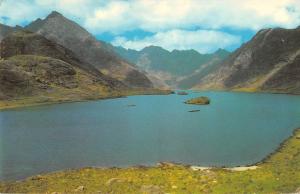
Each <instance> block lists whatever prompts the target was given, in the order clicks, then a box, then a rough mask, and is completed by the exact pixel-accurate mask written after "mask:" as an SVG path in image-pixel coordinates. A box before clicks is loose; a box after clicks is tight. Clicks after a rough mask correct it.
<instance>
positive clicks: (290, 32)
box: [0, 11, 300, 99]
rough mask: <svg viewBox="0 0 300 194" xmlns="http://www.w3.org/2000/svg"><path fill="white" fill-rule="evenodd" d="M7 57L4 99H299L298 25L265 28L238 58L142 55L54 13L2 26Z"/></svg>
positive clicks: (162, 52)
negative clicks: (158, 93)
mask: <svg viewBox="0 0 300 194" xmlns="http://www.w3.org/2000/svg"><path fill="white" fill-rule="evenodd" d="M0 54H1V55H0V57H1V61H0V81H1V86H0V89H1V90H0V98H1V99H14V98H18V97H20V96H33V95H36V94H43V95H46V96H49V95H50V94H51V95H52V94H53V92H51V91H56V90H57V91H59V92H58V93H60V92H62V91H63V92H62V93H63V94H64V95H67V96H69V97H70V95H71V96H73V97H72V98H73V99H76V98H78V96H81V97H82V96H85V98H96V97H95V96H98V97H99V95H100V94H101V95H100V96H105V93H106V94H107V92H109V93H119V92H120V91H128V90H132V89H134V88H135V89H138V90H145V89H153V88H154V87H155V88H163V89H166V88H172V89H190V88H192V89H196V90H238V91H251V92H256V91H257V92H261V91H262V92H279V93H293V94H299V93H300V77H299V75H300V74H299V73H300V67H299V66H300V65H299V63H300V55H299V54H300V28H299V27H298V28H296V29H282V28H273V29H263V30H260V31H259V32H257V34H256V35H255V36H254V37H253V38H252V39H251V40H250V41H248V42H246V43H244V44H243V45H242V46H241V47H240V48H238V49H237V50H235V51H234V52H233V53H230V52H228V51H226V50H224V49H218V50H217V51H216V52H214V53H211V54H201V53H199V52H197V51H195V50H173V51H168V50H166V49H164V48H162V47H158V46H148V47H145V48H144V49H142V50H140V51H137V50H133V49H125V48H123V47H114V46H112V45H111V44H109V43H106V42H104V41H101V40H97V39H96V38H95V37H94V36H93V35H92V34H90V33H89V32H88V31H86V30H85V29H84V28H82V27H81V26H80V25H78V24H77V23H75V22H73V21H71V20H69V19H67V18H65V17H64V16H63V15H62V14H60V13H58V12H56V11H54V12H52V13H51V14H50V15H48V16H47V17H46V18H45V19H37V20H35V21H33V22H32V23H30V24H28V25H27V26H25V27H21V26H16V27H10V26H6V25H2V24H1V25H0ZM50 72H52V73H53V75H52V74H51V73H50ZM50 74H51V75H50ZM30 88H31V89H30ZM79 91H81V92H79ZM82 91H84V92H82ZM96 91H98V93H97V92H96ZM68 92H69V94H70V95H69V94H67V93H68ZM87 94H93V95H87ZM95 94H98V95H95ZM76 96H77V97H76ZM91 96H92V97H91ZM81 97H79V98H81ZM70 98H71V97H70Z"/></svg>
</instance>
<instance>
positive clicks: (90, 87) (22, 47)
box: [0, 31, 127, 100]
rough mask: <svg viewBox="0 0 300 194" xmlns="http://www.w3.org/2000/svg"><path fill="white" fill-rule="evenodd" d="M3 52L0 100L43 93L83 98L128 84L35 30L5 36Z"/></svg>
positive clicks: (95, 96)
mask: <svg viewBox="0 0 300 194" xmlns="http://www.w3.org/2000/svg"><path fill="white" fill-rule="evenodd" d="M0 56H1V61H0V81H1V85H0V100H11V99H20V98H23V97H41V96H43V95H44V96H46V97H53V98H54V97H58V98H68V97H69V98H70V99H73V100H74V99H77V100H80V99H85V98H99V97H101V96H103V97H105V96H108V95H111V94H112V93H113V92H114V91H116V90H124V89H126V88H127V87H126V86H125V85H124V84H123V83H122V82H120V81H118V80H114V79H112V78H110V77H107V76H105V75H103V74H102V73H100V72H99V71H98V70H97V69H96V68H95V67H93V66H92V65H90V64H87V63H83V62H82V61H80V60H79V59H78V58H76V56H75V55H74V53H72V51H70V50H68V49H66V48H64V47H63V46H61V45H58V44H56V43H54V42H52V41H50V40H48V39H46V38H44V37H43V36H41V35H37V34H35V33H32V32H28V31H17V32H14V33H12V34H10V35H9V36H7V37H6V38H4V39H3V40H2V41H1V43H0ZM47 99H48V98H47ZM48 100H49V99H48Z"/></svg>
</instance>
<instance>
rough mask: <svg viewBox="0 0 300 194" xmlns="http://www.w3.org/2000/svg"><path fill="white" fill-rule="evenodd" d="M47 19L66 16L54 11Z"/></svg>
mask: <svg viewBox="0 0 300 194" xmlns="http://www.w3.org/2000/svg"><path fill="white" fill-rule="evenodd" d="M47 17H48V18H51V17H64V16H63V15H62V14H61V13H59V12H58V11H52V12H51V13H50V14H49V15H48V16H47Z"/></svg>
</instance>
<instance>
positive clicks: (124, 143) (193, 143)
mask: <svg viewBox="0 0 300 194" xmlns="http://www.w3.org/2000/svg"><path fill="white" fill-rule="evenodd" d="M200 95H206V96H208V97H210V98H211V102H212V103H211V105H208V106H195V105H186V104H184V103H182V102H183V101H185V100H186V99H189V98H191V97H195V96H200ZM129 104H135V105H136V106H135V107H128V105H129ZM193 109H200V111H199V112H194V113H191V112H188V111H189V110H193ZM299 126H300V97H299V96H291V95H278V94H247V93H225V92H205V93H203V92H202V93H193V92H190V94H189V95H188V96H179V95H168V96H132V97H128V98H120V99H110V100H101V101H93V102H81V103H69V104H57V105H47V106H39V107H31V108H22V109H15V110H8V111H2V112H0V133H1V138H0V179H2V180H3V179H6V180H8V179H21V178H24V177H27V176H30V175H34V174H38V173H44V172H49V171H54V170H61V169H67V168H77V167H83V166H121V167H123V166H131V165H138V164H143V165H153V164H156V163H157V162H159V161H173V162H179V163H187V164H194V165H202V166H222V165H226V166H236V165H245V164H251V163H254V162H258V161H259V160H261V159H262V158H264V157H265V156H266V155H267V154H269V153H270V152H272V151H273V150H274V149H276V148H277V146H278V145H279V144H280V143H281V142H282V141H283V140H284V139H285V138H287V137H288V136H289V135H291V134H292V131H293V129H295V128H297V127H299Z"/></svg>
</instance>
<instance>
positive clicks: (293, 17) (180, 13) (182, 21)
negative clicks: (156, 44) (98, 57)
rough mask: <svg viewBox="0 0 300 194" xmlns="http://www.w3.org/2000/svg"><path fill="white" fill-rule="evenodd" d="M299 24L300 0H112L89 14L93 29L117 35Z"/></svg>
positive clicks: (253, 28) (89, 21)
mask: <svg viewBox="0 0 300 194" xmlns="http://www.w3.org/2000/svg"><path fill="white" fill-rule="evenodd" d="M290 8H292V9H294V11H291V9H290ZM299 24H300V1H299V0H264V1H262V0H248V1H241V0H222V1H220V0H210V1H207V0H152V1H149V0H131V1H110V2H109V3H108V4H106V5H105V6H104V7H99V8H97V9H96V10H95V11H94V13H92V14H91V15H89V17H88V18H87V20H86V23H85V25H86V26H87V27H88V28H90V29H92V30H95V31H109V32H114V33H120V32H123V31H126V30H131V29H135V28H139V29H143V30H146V31H151V32H157V31H162V30H170V29H174V28H181V29H188V28H191V27H194V26H197V27H201V28H206V29H219V28H222V27H231V28H241V29H252V30H258V29H260V28H264V27H271V26H281V27H287V28H291V27H295V26H297V25H299Z"/></svg>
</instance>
